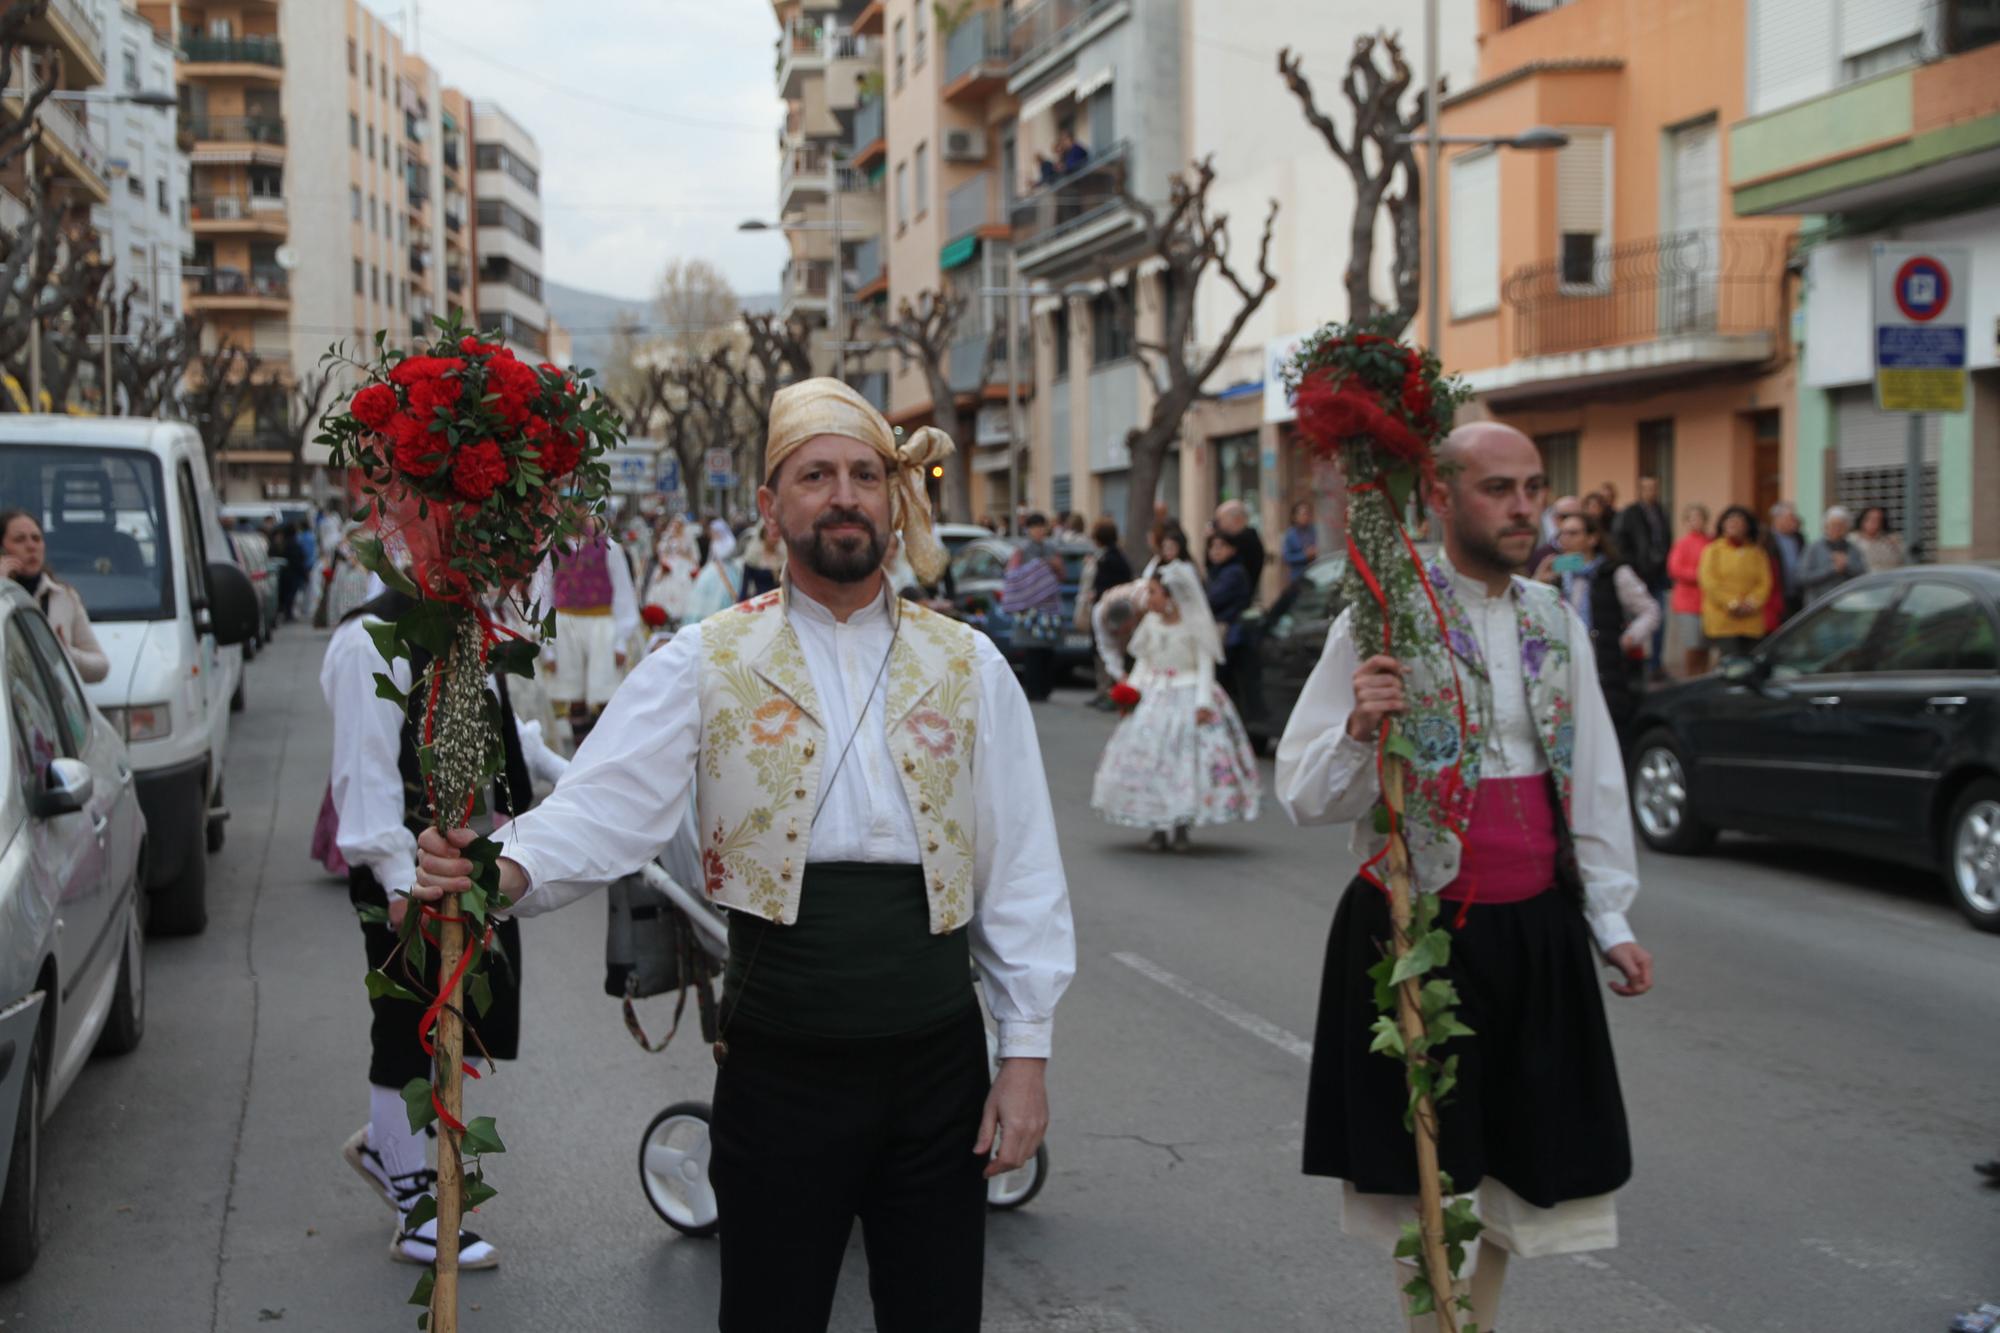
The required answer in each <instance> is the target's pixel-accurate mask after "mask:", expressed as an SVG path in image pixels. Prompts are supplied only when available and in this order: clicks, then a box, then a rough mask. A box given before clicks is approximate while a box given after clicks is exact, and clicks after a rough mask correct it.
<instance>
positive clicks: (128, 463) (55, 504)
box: [0, 444, 176, 623]
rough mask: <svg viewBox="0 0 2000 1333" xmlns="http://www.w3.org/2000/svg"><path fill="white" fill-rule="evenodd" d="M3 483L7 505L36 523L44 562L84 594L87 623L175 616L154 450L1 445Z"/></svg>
mask: <svg viewBox="0 0 2000 1333" xmlns="http://www.w3.org/2000/svg"><path fill="white" fill-rule="evenodd" d="M0 483H4V489H5V491H6V494H7V501H8V503H9V504H14V505H19V506H20V507H21V508H23V509H25V510H27V511H28V512H29V513H31V514H33V515H35V516H36V517H37V518H38V519H40V520H41V523H42V532H43V534H44V535H45V536H46V538H47V540H48V557H49V567H50V568H51V569H57V570H61V571H62V577H63V580H64V581H65V582H67V583H68V584H69V585H70V586H72V587H73V588H75V589H76V590H77V593H78V594H79V595H80V596H82V598H83V602H84V605H85V606H87V607H89V608H90V618H91V620H92V621H94V622H98V623H102V622H104V621H107V620H155V619H158V618H159V617H160V616H161V615H162V614H165V615H169V616H171V615H172V614H173V608H174V607H175V605H176V603H175V601H174V593H173V589H174V584H173V583H172V582H171V581H170V580H169V579H168V577H167V574H166V571H165V569H164V566H165V565H166V564H168V563H170V557H169V555H168V548H167V539H166V531H167V528H166V510H165V508H164V507H163V505H162V503H161V473H160V465H159V463H158V462H157V461H156V460H155V459H154V458H153V456H152V455H151V454H145V453H139V452H137V451H133V450H125V449H100V448H94V447H77V446H69V445H62V446H47V445H33V444H0Z"/></svg>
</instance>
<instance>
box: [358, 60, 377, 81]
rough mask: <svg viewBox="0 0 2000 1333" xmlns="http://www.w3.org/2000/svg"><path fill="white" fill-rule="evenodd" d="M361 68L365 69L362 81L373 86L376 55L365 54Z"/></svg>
mask: <svg viewBox="0 0 2000 1333" xmlns="http://www.w3.org/2000/svg"><path fill="white" fill-rule="evenodd" d="M361 68H362V71H363V77H362V82H363V83H365V84H367V85H368V86H369V87H370V88H373V87H374V86H375V57H374V56H372V55H371V56H363V57H362V64H361Z"/></svg>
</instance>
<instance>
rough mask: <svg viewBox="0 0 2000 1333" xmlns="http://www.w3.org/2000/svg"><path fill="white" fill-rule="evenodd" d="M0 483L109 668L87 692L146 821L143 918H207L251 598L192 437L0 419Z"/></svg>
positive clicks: (156, 924)
mask: <svg viewBox="0 0 2000 1333" xmlns="http://www.w3.org/2000/svg"><path fill="white" fill-rule="evenodd" d="M0 495H4V496H6V497H7V499H8V502H9V503H10V504H17V505H20V506H21V507H22V508H24V509H27V510H28V511H29V512H30V513H33V514H35V515H37V516H38V517H39V518H40V519H41V521H42V530H43V532H44V533H45V534H46V536H47V540H48V558H49V568H50V569H51V570H53V571H54V572H55V574H56V575H57V577H59V578H61V579H63V580H65V581H66V582H68V583H70V584H71V585H72V586H74V587H75V588H76V590H77V591H78V592H79V593H80V594H81V595H82V597H83V603H84V606H85V607H86V608H88V610H89V612H90V619H91V624H92V626H93V627H94V628H95V629H96V631H97V637H98V641H99V642H100V643H101V644H103V646H104V651H105V652H106V654H107V655H109V657H110V658H111V673H110V674H109V675H108V676H106V677H105V678H104V679H103V680H101V681H99V682H97V683H96V684H94V685H91V686H89V687H88V688H87V691H86V692H87V693H88V694H89V696H90V700H91V702H92V703H94V704H96V705H97V707H98V708H99V709H100V710H102V712H103V713H104V716H105V717H106V718H107V719H108V720H109V721H110V722H111V725H112V726H113V727H114V728H116V729H117V730H118V732H119V733H120V735H121V736H122V738H123V739H124V741H125V743H126V745H127V746H129V747H130V750H131V761H132V767H133V771H134V773H135V774H136V779H135V780H136V783H137V786H138V792H139V804H140V806H141V808H142V809H144V811H145V813H146V826H147V828H148V830H150V832H149V836H148V840H147V855H146V879H147V887H148V889H149V890H150V891H151V895H152V896H151V901H150V904H149V906H148V916H149V920H150V923H151V926H152V928H153V929H154V930H156V931H159V932H161V933H164V934H193V933H195V932H197V931H199V930H201V929H202V928H203V927H204V926H205V925H207V923H208V902H207V883H208V862H207V853H208V852H212V851H217V850H220V848H221V846H222V838H223V821H224V820H225V819H227V818H228V812H227V810H226V809H225V808H224V806H223V790H222V770H223V756H224V754H225V752H226V750H227V747H228V740H229V700H230V697H231V696H232V695H234V694H235V693H236V687H237V684H238V683H239V679H240V677H241V674H242V670H243V661H242V649H241V648H239V647H237V646H236V645H239V644H241V643H242V642H243V641H244V640H246V639H248V638H249V637H250V636H251V634H253V633H254V632H255V631H256V629H257V625H258V611H257V594H256V592H255V590H254V588H253V587H252V585H251V582H250V579H249V577H248V576H247V575H246V574H245V573H244V572H243V571H242V570H241V569H240V568H238V567H237V566H236V564H235V563H234V561H232V560H231V559H230V557H229V547H228V545H227V543H226V541H225V539H224V537H223V533H222V525H221V523H220V521H219V519H218V517H217V514H216V505H215V495H214V492H213V491H212V490H211V488H210V483H209V475H208V460H207V456H206V454H205V453H204V451H203V449H202V444H201V437H200V436H199V435H197V434H196V433H195V431H194V428H193V427H191V426H189V425H187V424H186V423H184V422H175V421H156V420H147V419H143V418H103V417H56V416H33V415H20V416H5V417H0Z"/></svg>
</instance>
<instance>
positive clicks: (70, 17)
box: [49, 0, 104, 54]
mask: <svg viewBox="0 0 2000 1333" xmlns="http://www.w3.org/2000/svg"><path fill="white" fill-rule="evenodd" d="M49 9H50V11H51V12H53V13H55V14H59V15H61V16H62V19H63V21H64V22H66V23H68V24H69V26H70V27H72V28H74V29H76V32H77V35H78V36H79V37H81V38H83V40H84V42H85V43H86V44H87V45H88V46H89V47H90V48H91V49H92V50H93V51H96V52H98V53H99V54H102V53H103V51H104V28H103V27H102V25H100V24H99V23H98V21H97V15H95V14H93V13H91V12H90V6H89V5H85V4H79V3H77V0H50V4H49Z"/></svg>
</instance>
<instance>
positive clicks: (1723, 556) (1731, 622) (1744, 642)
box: [1699, 505, 1774, 660]
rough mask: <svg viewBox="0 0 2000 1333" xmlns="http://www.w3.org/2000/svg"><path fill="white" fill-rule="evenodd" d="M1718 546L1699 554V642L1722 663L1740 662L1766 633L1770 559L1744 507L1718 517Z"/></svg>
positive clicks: (1716, 533)
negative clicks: (1736, 659)
mask: <svg viewBox="0 0 2000 1333" xmlns="http://www.w3.org/2000/svg"><path fill="white" fill-rule="evenodd" d="M1715 535H1716V537H1717V540H1716V541H1713V542H1710V543H1709V545H1708V548H1707V549H1706V550H1704V551H1703V552H1702V553H1701V567H1700V573H1699V578H1700V581H1701V629H1702V636H1703V637H1704V638H1706V639H1707V640H1708V641H1709V643H1710V644H1712V645H1713V646H1714V648H1715V650H1716V652H1717V654H1718V655H1720V656H1721V657H1722V658H1723V659H1725V660H1727V659H1728V658H1732V657H1742V656H1744V655H1746V654H1747V653H1749V651H1750V650H1751V649H1752V648H1755V647H1756V646H1757V644H1758V642H1759V641H1760V640H1762V639H1763V637H1764V635H1765V634H1766V633H1767V630H1766V627H1765V621H1764V604H1765V602H1766V601H1767V600H1769V599H1770V597H1771V596H1772V594H1773V592H1774V589H1773V587H1772V584H1773V578H1772V569H1771V559H1770V557H1769V556H1768V555H1766V554H1765V552H1764V548H1763V546H1762V545H1760V544H1759V543H1758V541H1757V520H1756V519H1755V518H1752V517H1751V515H1750V511H1749V510H1748V509H1745V508H1744V507H1743V506H1742V505H1731V506H1729V508H1727V509H1725V510H1723V511H1722V521H1721V522H1720V523H1718V524H1717V525H1716V529H1715Z"/></svg>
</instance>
